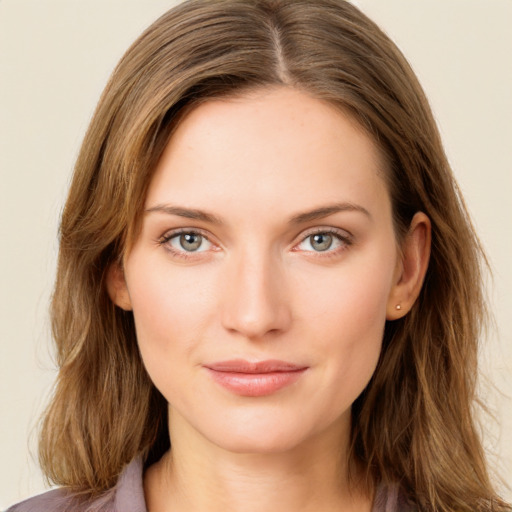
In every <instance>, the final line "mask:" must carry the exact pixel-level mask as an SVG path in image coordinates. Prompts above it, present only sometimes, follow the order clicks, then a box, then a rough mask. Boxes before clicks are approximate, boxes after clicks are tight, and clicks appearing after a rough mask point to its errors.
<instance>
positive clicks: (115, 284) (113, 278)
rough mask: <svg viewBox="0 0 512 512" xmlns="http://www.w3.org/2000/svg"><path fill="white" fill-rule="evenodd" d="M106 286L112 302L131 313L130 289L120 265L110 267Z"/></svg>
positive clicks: (113, 264)
mask: <svg viewBox="0 0 512 512" xmlns="http://www.w3.org/2000/svg"><path fill="white" fill-rule="evenodd" d="M106 284H107V291H108V295H109V297H110V299H111V300H112V302H113V303H114V304H115V305H116V306H118V307H120V308H121V309H124V310H125V311H131V310H132V302H131V300H130V294H129V293H128V287H127V286H126V280H125V277H124V272H123V269H122V268H121V266H120V265H119V263H112V264H111V265H110V266H109V268H108V270H107V281H106Z"/></svg>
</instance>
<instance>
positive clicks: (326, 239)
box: [311, 233, 332, 251]
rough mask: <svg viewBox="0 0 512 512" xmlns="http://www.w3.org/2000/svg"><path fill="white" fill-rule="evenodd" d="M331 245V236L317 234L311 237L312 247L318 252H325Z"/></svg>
mask: <svg viewBox="0 0 512 512" xmlns="http://www.w3.org/2000/svg"><path fill="white" fill-rule="evenodd" d="M331 244H332V235H328V234H325V233H324V234H318V235H314V236H313V242H312V244H311V245H312V246H313V247H314V248H315V249H316V250H318V251H326V250H327V249H329V247H330V246H331Z"/></svg>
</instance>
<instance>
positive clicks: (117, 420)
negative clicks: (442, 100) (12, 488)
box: [12, 0, 507, 512]
mask: <svg viewBox="0 0 512 512" xmlns="http://www.w3.org/2000/svg"><path fill="white" fill-rule="evenodd" d="M480 258H481V249H480V247H479V244H478V241H477V238H476V236H475V234H474V232H473V230H472V228H471V225H470V223H469V221H468V217H467V213H466V212H465V210H464V207H463V206H462V202H461V199H460V196H459V193H458V189H457V187H456V184H455V182H454V180H453V177H452V175H451V172H450V169H449V166H448V163H447V161H446V157H445V155H444V152H443V149H442V145H441V142H440V139H439V135H438V132H437V130H436V127H435V123H434V121H433V118H432V115H431V112H430V110H429V107H428V104H427V101H426V99H425V97H424V94H423V92H422V90H421V88H420V86H419V84H418V82H417V80H416V78H415V77H414V74H413V73H412V71H411V70H410V68H409V66H408V64H407V63H406V61H405V60H404V58H403V57H402V56H401V54H400V53H399V51H398V50H397V49H396V47H395V46H394V45H393V44H392V43H391V42H390V41H389V39H388V38H387V37H386V36H385V35H384V34H383V33H382V32H381V31H380V30H379V29H378V28H377V27H376V26H375V25H374V24H373V23H372V22H371V21H369V20H368V19H367V18H366V17H365V16H364V15H362V14H361V13H360V12H359V11H358V10H357V9H356V8H355V7H353V6H351V5H350V4H348V3H345V2H342V1H338V0H337V1H335V0H322V1H314V2H313V1H307V2H303V1H293V2H290V1H279V0H275V1H272V0H267V1H263V0H262V1H218V2H207V1H192V2H186V3H184V4H182V5H180V6H179V7H178V8H176V9H174V10H172V11H169V12H168V13H167V14H166V15H164V16H163V17H162V18H161V19H160V20H158V21H157V22H156V23H155V24H153V25H152V26H151V27H150V28H149V29H148V30H147V31H146V32H145V33H144V34H143V35H142V36H141V38H140V39H139V40H138V41H137V42H136V43H134V45H133V46H132V47H131V48H130V49H129V50H128V52H127V54H126V55H125V57H124V58H123V59H122V61H121V62H120V64H119V66H118V68H117V69H116V71H115V72H114V74H113V76H112V78H111V81H110V82H109V84H108V86H107V88H106V90H105V92H104V94H103V97H102V99H101V100H100V103H99V105H98V108H97V111H96V114H95V116H94V118H93V120H92V123H91V126H90V128H89V131H88V133H87V135H86V138H85V140H84V143H83V146H82V151H81V153H80V155H79V158H78V161H77V164H76V169H75V175H74V179H73V183H72V185H71V189H70V193H69V197H68V201H67V203H66V207H65V210H64V213H63V218H62V225H61V246H60V255H59V268H58V276H57V283H56V288H55V295H54V299H53V306H52V314H53V331H54V336H55V340H56V343H57V348H58V357H59V366H60V373H59V380H58V383H57V387H56V391H55V396H54V398H53V401H52V403H51V405H50V407H49V408H48V411H47V413H46V416H45V422H44V425H43V430H42V435H41V445H40V446H41V452H40V458H41V464H42V467H43V469H44V471H45V473H46V474H47V475H48V477H49V478H50V479H51V480H52V481H54V482H55V483H57V484H59V485H61V486H62V489H60V490H57V491H52V492H51V493H49V494H47V495H44V496H42V497H38V498H34V499H32V500H29V501H27V502H24V503H22V504H20V505H18V506H15V507H13V509H12V510H16V511H17V510H20V511H23V510H58V509H61V510H69V509H71V510H127V511H131V510H148V511H150V512H151V511H153V510H155V511H157V510H169V511H181V510H217V509H222V510H252V508H257V509H258V510H259V511H261V510H267V509H268V510H275V508H276V506H279V507H281V508H282V509H286V510H292V509H293V510H322V511H330V510H338V511H349V510H358V511H364V510H368V511H369V510H374V511H381V510H382V511H384V510H415V509H417V510H443V511H444V510H446V511H451V510H468V511H469V510H507V505H506V504H505V503H504V502H503V501H501V500H500V498H499V497H498V496H497V495H496V493H495V492H494V490H493V488H492V485H491V483H490V481H489V478H488V473H487V467H486V463H485V459H484V455H483V450H482V447H481V443H480V440H479V438H478V435H477V432H476V429H475V425H474V422H473V418H472V415H471V410H472V405H473V401H474V395H475V375H476V349H477V340H478V336H479V331H480V327H481V325H482V322H483V320H484V319H483V312H484V310H485V308H484V305H483V300H482V295H481V276H480V266H479V261H480ZM171 446H172V448H171Z"/></svg>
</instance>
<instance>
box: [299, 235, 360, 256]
mask: <svg viewBox="0 0 512 512" xmlns="http://www.w3.org/2000/svg"><path fill="white" fill-rule="evenodd" d="M350 244H351V240H350V236H349V235H348V234H347V233H340V232H338V231H333V230H325V229H324V230H321V231H320V230H319V231H316V232H314V233H311V234H309V235H307V236H306V237H305V238H304V239H303V240H302V242H301V243H300V244H299V245H298V246H297V248H298V250H301V251H307V252H318V253H321V252H327V253H330V254H332V253H335V252H338V250H342V249H344V248H346V247H347V246H349V245H350Z"/></svg>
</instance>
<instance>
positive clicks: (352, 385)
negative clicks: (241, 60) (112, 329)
mask: <svg viewBox="0 0 512 512" xmlns="http://www.w3.org/2000/svg"><path fill="white" fill-rule="evenodd" d="M384 172H385V169H384V166H383V161H382V159H381V156H380V154H379V151H378V150H377V148H376V147H375V145H374V143H373V142H372V140H371V139H370V138H369V137H368V136H367V135H366V134H365V133H364V132H363V131H362V130H361V129H360V128H359V127H358V126H357V124H355V123H354V122H353V121H352V120H351V119H350V118H349V117H347V116H345V115H344V114H342V113H341V112H340V111H338V110H335V109H334V108H333V107H332V106H330V105H329V104H327V103H324V102H321V101H319V100H317V99H314V98H312V97H310V96H308V95H306V94H305V93H303V92H299V91H297V90H294V89H291V88H272V89H263V90H258V91H254V92H252V93H250V94H246V95H244V96H240V97H237V98H229V99H224V100H215V101H209V102H206V103H204V104H202V105H201V106H199V107H198V108H196V109H195V110H193V111H192V112H191V113H189V114H188V115H187V116H186V117H185V119H184V120H183V121H182V122H181V124H180V125H179V127H178V128H177V130H176V132H175V133H174V135H173V137H172V138H171V140H170V142H169V143H168V145H167V147H166V149H165V152H164V154H163V156H162V158H161V160H160V162H159V164H158V166H157V169H156V172H155V174H154V177H153V178H152V181H151V183H150V187H149V191H148V195H147V199H146V212H145V213H144V218H143V223H142V229H141V232H140V235H139V237H138V239H137V240H136V241H135V243H134V245H133V247H132V248H131V251H130V253H129V254H128V255H127V256H126V258H125V261H124V267H123V269H121V268H119V267H112V268H111V270H110V273H109V279H108V285H109V292H110V295H111V297H112V299H113V300H114V302H115V303H116V304H117V305H118V306H120V307H122V308H124V309H127V310H133V314H134V318H135V324H136V330H137V337H138V342H139V346H140V351H141V355H142V358H143V361H144V364H145V366H146V368H147V371H148V373H149V375H150V377H151V379H152V380H153V382H154V384H155V385H156V387H157V388H158V389H159V390H160V391H161V392H162V394H163V395H164V396H165V397H166V399H167V401H168V403H169V417H170V420H169V429H170V436H171V440H172V446H173V448H172V453H168V454H166V455H165V456H164V457H163V458H162V460H161V461H160V462H159V463H157V464H155V465H154V466H152V467H151V468H149V470H148V471H147V472H146V475H145V493H146V500H147V503H148V507H149V510H150V511H154V512H158V511H181V510H187V511H196V510H197V511H199V510H209V511H216V510H219V511H220V510H222V511H223V512H229V511H241V510H243V511H249V512H250V511H252V510H258V512H265V511H267V510H268V511H270V510H272V511H275V510H276V508H277V507H279V509H280V510H294V511H306V510H315V511H319V510H322V511H330V510H333V511H334V510H337V511H351V510H354V511H355V510H358V511H365V510H367V511H368V510H370V509H371V503H372V496H369V495H368V494H367V493H363V492H360V491H359V490H357V489H355V488H353V487H352V488H351V487H350V486H349V484H348V481H347V465H346V455H347V446H348V442H349V429H350V407H351V404H352V403H353V402H354V400H355V399H356V398H357V396H358V395H359V394H360V393H361V391H362V390H363V389H364V388H365V386H366V385H367V383H368V381H369V379H370V378H371V376H372V374H373V372H374V370H375V367H376V364H377V361H378V358H379V354H380V350H381V342H382V335H383V330H384V325H385V321H386V320H394V319H396V318H399V317H400V316H403V315H405V314H407V312H408V311H409V309H410V307H411V306H412V304H413V303H414V300H415V299H416V297H417V295H418V293H419V290H420V288H421V284H422V280H423V277H424V274H425V271H426V267H427V263H428V255H429V246H430V223H429V221H428V218H427V217H426V216H425V215H424V214H422V213H418V214H416V216H415V217H414V219H413V222H412V224H411V228H410V232H409V235H408V236H407V237H406V239H405V240H404V242H403V244H402V245H401V246H399V245H398V243H397V240H396V237H395V234H394V231H393V224H392V212H391V203H390V198H389V194H388V191H387V188H386V185H385V182H384V179H383V173H384ZM332 205H338V206H339V205H342V208H341V210H340V211H335V212H332V211H331V212H323V214H318V215H317V218H314V219H313V218H308V219H306V218H300V219H296V222H294V223H290V219H292V218H294V217H297V216H298V215H300V214H302V213H304V212H309V211H312V210H315V209H318V208H322V207H330V206H332ZM176 207H179V208H186V209H195V210H201V211H205V212H208V213H210V214H211V215H214V216H215V217H217V218H218V219H220V220H221V221H222V223H221V224H216V223H213V222H211V219H197V218H195V219H192V218H185V217H184V216H182V214H183V212H177V211H176V210H172V208H176ZM179 229H184V230H185V231H186V232H188V233H189V234H190V232H195V233H197V234H199V235H202V237H203V238H201V237H200V236H196V237H194V238H193V240H194V242H195V245H194V244H192V245H190V244H189V245H187V244H186V241H185V245H183V238H180V234H178V235H176V230H179ZM330 231H334V232H335V234H333V235H331V236H332V238H329V236H330V235H329V234H325V233H328V232H330ZM319 232H321V233H324V237H321V236H320V237H319V238H318V237H317V238H313V237H312V235H315V233H316V234H317V235H318V233H319ZM319 241H320V242H324V244H323V245H322V244H321V243H319ZM329 241H330V242H331V245H330V246H329V247H328V248H327V249H325V247H326V246H327V245H328V242H329ZM191 247H193V248H194V249H195V250H190V249H191ZM397 304H400V306H401V308H400V309H397V308H396V306H397ZM235 358H241V359H244V360H247V361H261V360H267V359H279V360H283V361H287V362H291V363H294V364H298V365H301V366H304V367H306V368H307V370H306V371H305V372H303V373H302V374H301V376H300V378H299V379H298V380H297V381H296V382H295V383H293V384H292V385H289V386H286V387H285V388H283V389H280V390H278V391H277V392H275V393H271V394H269V395H266V396H259V397H248V396H239V395H237V394H234V393H232V392H231V391H229V390H226V389H225V388H224V387H222V386H220V385H219V384H218V383H217V382H215V381H214V380H213V379H212V378H211V375H210V374H209V372H208V371H207V370H206V369H205V368H204V365H205V364H211V363H213V362H217V361H225V360H230V359H235Z"/></svg>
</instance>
